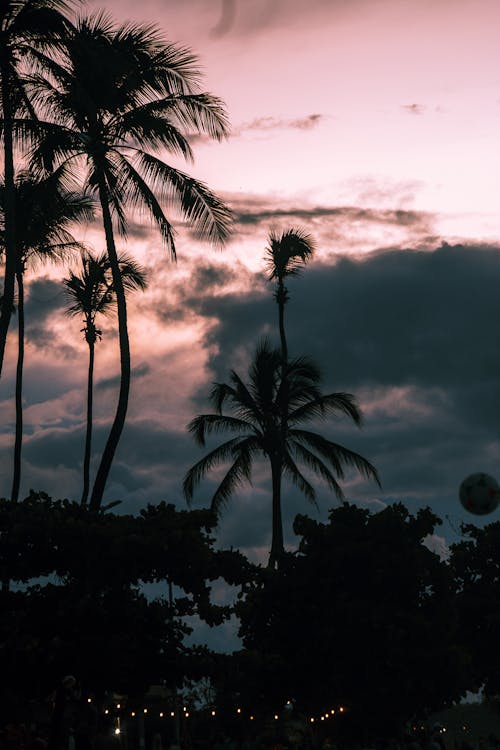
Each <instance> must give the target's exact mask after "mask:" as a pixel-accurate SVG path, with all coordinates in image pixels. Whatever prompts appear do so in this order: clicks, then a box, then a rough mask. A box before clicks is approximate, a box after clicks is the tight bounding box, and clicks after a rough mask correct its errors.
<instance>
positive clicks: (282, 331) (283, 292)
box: [276, 279, 288, 368]
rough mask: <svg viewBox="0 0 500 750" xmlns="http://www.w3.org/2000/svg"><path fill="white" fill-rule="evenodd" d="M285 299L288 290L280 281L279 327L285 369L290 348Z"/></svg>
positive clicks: (278, 296)
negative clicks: (287, 338) (286, 325)
mask: <svg viewBox="0 0 500 750" xmlns="http://www.w3.org/2000/svg"><path fill="white" fill-rule="evenodd" d="M285 299H286V289H285V285H284V284H283V281H282V280H281V279H280V280H279V281H278V289H277V292H276V300H277V302H278V325H279V331H280V340H281V362H282V368H284V367H285V365H286V362H287V361H288V346H287V343H286V335H285Z"/></svg>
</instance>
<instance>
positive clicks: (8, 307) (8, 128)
mask: <svg viewBox="0 0 500 750" xmlns="http://www.w3.org/2000/svg"><path fill="white" fill-rule="evenodd" d="M1 76H2V105H3V142H4V181H5V206H4V217H5V218H4V221H5V271H4V283H3V302H2V311H1V315H0V376H1V374H2V368H3V360H4V356H5V345H6V342H7V333H8V331H9V324H10V318H11V315H12V308H13V306H14V280H15V273H16V256H17V252H16V229H15V226H16V225H15V211H16V200H15V191H14V146H13V133H12V110H11V101H10V94H11V92H10V89H9V74H8V72H7V71H6V70H5V69H2V70H1Z"/></svg>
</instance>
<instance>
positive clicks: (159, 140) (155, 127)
mask: <svg viewBox="0 0 500 750" xmlns="http://www.w3.org/2000/svg"><path fill="white" fill-rule="evenodd" d="M165 109H166V106H165V104H164V103H163V102H158V101H153V102H147V103H146V104H143V105H142V106H140V107H135V108H134V109H132V110H130V111H128V112H125V113H123V114H122V113H120V114H119V115H117V117H116V124H115V125H114V131H115V133H116V138H117V140H118V141H120V140H121V141H122V142H125V139H126V138H133V139H134V141H135V143H137V144H139V145H140V147H141V149H153V150H157V149H159V148H165V149H167V150H168V151H171V152H172V153H174V154H178V155H180V156H183V157H184V158H185V159H186V160H187V161H191V162H192V161H193V152H192V150H191V146H190V145H189V142H188V141H187V139H186V137H185V136H184V135H183V133H181V131H180V130H179V128H178V127H176V126H175V125H174V124H173V123H172V122H170V121H169V120H168V119H167V118H166V117H165V114H164V111H163V110H165Z"/></svg>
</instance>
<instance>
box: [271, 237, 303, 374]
mask: <svg viewBox="0 0 500 750" xmlns="http://www.w3.org/2000/svg"><path fill="white" fill-rule="evenodd" d="M315 249H316V246H315V243H314V240H313V239H312V237H311V236H310V235H309V234H307V233H305V232H303V231H302V230H300V229H287V230H286V231H285V232H282V233H281V234H277V233H276V232H271V233H270V234H269V244H268V246H267V247H266V249H265V253H264V260H265V263H266V271H267V273H268V278H269V281H275V282H276V290H275V292H274V298H275V300H276V302H277V304H278V325H279V332H280V341H281V357H282V360H283V364H284V365H285V363H286V361H287V360H288V345H287V341H286V334H285V305H286V303H287V302H288V300H289V294H288V289H287V288H286V286H285V279H286V278H287V277H288V276H297V274H298V273H299V272H300V269H301V268H302V266H304V265H305V264H306V263H307V262H308V261H309V260H310V259H311V258H312V256H313V254H314V251H315Z"/></svg>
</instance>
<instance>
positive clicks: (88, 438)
mask: <svg viewBox="0 0 500 750" xmlns="http://www.w3.org/2000/svg"><path fill="white" fill-rule="evenodd" d="M87 328H88V326H87ZM92 335H93V337H92ZM87 343H88V345H89V373H88V379H87V431H86V433H85V452H84V456H83V492H82V499H81V505H82V507H85V506H86V505H87V499H88V496H89V489H90V451H91V447H92V407H93V395H94V349H95V334H93V331H92V328H91V329H90V334H89V335H88V337H87Z"/></svg>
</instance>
